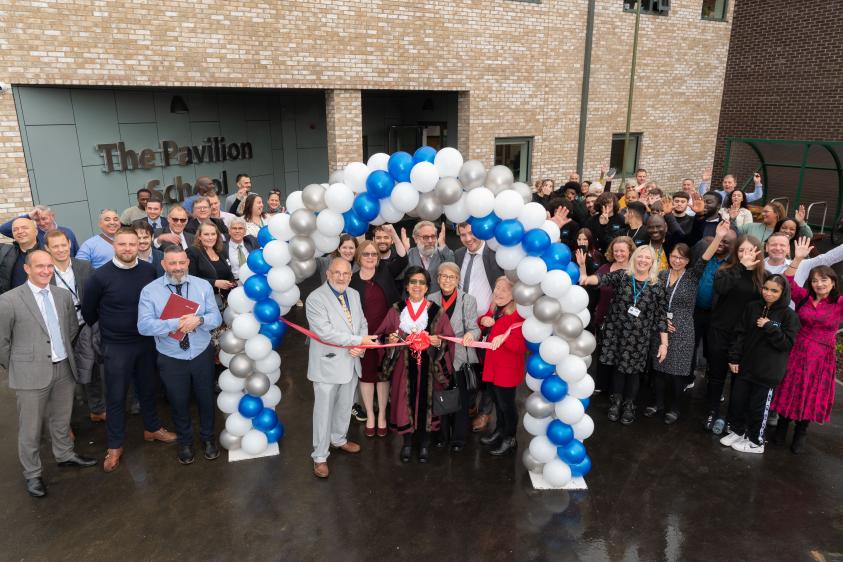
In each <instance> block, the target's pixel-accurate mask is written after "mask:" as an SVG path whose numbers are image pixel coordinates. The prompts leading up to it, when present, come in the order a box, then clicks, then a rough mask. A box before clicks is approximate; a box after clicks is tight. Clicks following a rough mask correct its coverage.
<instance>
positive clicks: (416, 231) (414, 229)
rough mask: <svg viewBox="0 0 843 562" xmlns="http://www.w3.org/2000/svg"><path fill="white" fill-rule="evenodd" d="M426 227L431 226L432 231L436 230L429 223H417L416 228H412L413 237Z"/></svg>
mask: <svg viewBox="0 0 843 562" xmlns="http://www.w3.org/2000/svg"><path fill="white" fill-rule="evenodd" d="M426 226H432V227H433V229H434V230H435V229H436V225H435V224H433V223H432V222H430V221H419V222H417V223H416V226H414V227H413V236H414V237H415V235H416V234H418V232H419V230H421V229H422V228H424V227H426Z"/></svg>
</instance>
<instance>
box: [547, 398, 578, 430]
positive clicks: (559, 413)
mask: <svg viewBox="0 0 843 562" xmlns="http://www.w3.org/2000/svg"><path fill="white" fill-rule="evenodd" d="M554 408H555V410H556V417H557V418H559V420H560V421H563V422H565V423H567V424H568V425H574V424H575V423H577V422H578V421H580V420H581V419H582V417H583V416H584V415H585V407H584V406H583V405H582V402H580V401H579V399H577V398H574V397H573V396H570V395H568V396H565V398H563V399H562V400H560V401H559V402H557V403H556V404H555V406H554Z"/></svg>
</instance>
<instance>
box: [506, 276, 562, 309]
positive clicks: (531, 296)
mask: <svg viewBox="0 0 843 562" xmlns="http://www.w3.org/2000/svg"><path fill="white" fill-rule="evenodd" d="M543 294H544V293H543V292H542V287H541V285H527V284H526V283H521V282H520V281H518V282H517V283H515V285H514V286H513V287H512V298H514V299H515V302H516V303H518V304H520V305H522V306H530V305H531V304H533V303H534V302H536V300H538V298H539V297H540V296H542V295H543ZM560 310H561V305H560Z"/></svg>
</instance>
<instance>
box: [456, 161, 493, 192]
mask: <svg viewBox="0 0 843 562" xmlns="http://www.w3.org/2000/svg"><path fill="white" fill-rule="evenodd" d="M459 178H460V182H462V184H463V185H464V186H465V188H466V189H474V188H475V187H480V186H482V185H483V182H484V181H486V166H484V165H483V162H481V161H480V160H466V161H465V162H463V165H462V168H460V175H459Z"/></svg>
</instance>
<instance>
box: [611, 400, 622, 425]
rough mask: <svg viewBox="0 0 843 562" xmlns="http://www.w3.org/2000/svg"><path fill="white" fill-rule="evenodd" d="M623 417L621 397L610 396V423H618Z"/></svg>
mask: <svg viewBox="0 0 843 562" xmlns="http://www.w3.org/2000/svg"><path fill="white" fill-rule="evenodd" d="M620 416H621V395H620V394H612V395H611V396H609V421H613V422H616V421H618V418H620Z"/></svg>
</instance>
